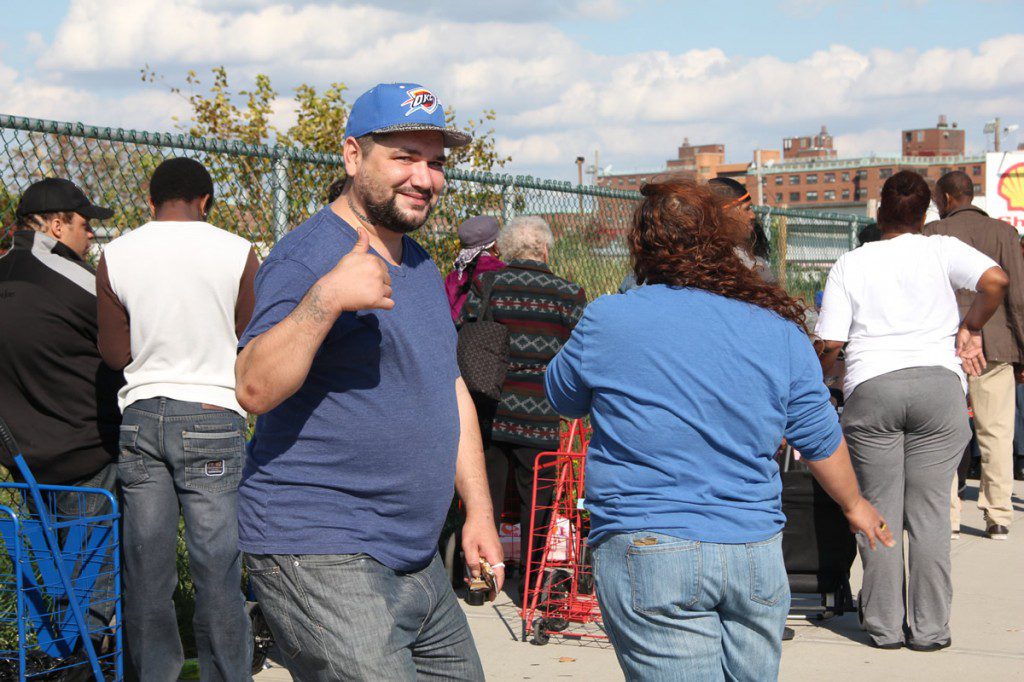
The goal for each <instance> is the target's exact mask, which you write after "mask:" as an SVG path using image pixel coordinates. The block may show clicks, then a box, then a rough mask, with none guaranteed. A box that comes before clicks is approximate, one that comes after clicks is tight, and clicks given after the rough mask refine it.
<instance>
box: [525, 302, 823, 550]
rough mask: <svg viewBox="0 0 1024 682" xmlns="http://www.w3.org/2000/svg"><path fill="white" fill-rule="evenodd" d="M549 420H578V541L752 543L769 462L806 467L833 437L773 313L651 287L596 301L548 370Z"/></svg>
mask: <svg viewBox="0 0 1024 682" xmlns="http://www.w3.org/2000/svg"><path fill="white" fill-rule="evenodd" d="M545 387H546V389H547V396H548V400H550V401H551V404H552V405H554V407H555V409H556V410H558V412H559V413H561V414H563V415H566V416H570V417H579V416H583V415H584V414H586V413H588V412H589V413H590V415H591V420H592V425H593V428H594V433H593V438H592V440H591V441H590V449H589V451H588V454H587V465H586V507H587V509H588V510H589V511H590V518H591V531H590V537H591V541H592V542H595V543H597V542H600V540H601V538H602V537H603V536H605V535H606V534H608V533H628V532H635V531H641V530H647V531H654V532H660V533H665V534H668V535H674V536H677V537H682V538H686V539H689V540H701V541H705V542H720V543H743V542H758V541H761V540H766V539H768V538H770V537H772V536H773V535H774V534H776V533H778V532H779V531H780V530H782V527H783V525H784V524H785V516H784V515H783V514H782V509H781V503H780V495H781V492H782V485H781V482H780V479H779V468H778V466H777V465H776V463H775V462H774V461H773V455H774V454H775V451H776V449H777V448H778V447H779V443H780V442H781V441H782V437H783V436H785V437H786V438H787V439H788V440H789V442H790V443H791V444H792V445H793V447H795V448H796V449H797V450H799V451H800V452H801V454H802V455H803V456H804V457H805V458H807V459H811V460H813V459H821V458H824V457H827V456H829V455H830V454H832V453H833V452H834V451H835V449H836V448H837V447H838V446H839V443H840V440H841V438H842V431H841V430H840V427H839V420H838V418H837V416H836V412H835V410H834V409H833V407H832V405H831V404H830V403H829V394H828V391H827V389H826V388H825V386H824V384H823V383H822V379H821V366H820V364H819V363H818V358H817V355H816V354H815V352H814V348H813V347H812V345H811V342H810V340H809V339H808V338H807V335H806V334H805V333H804V332H803V331H802V330H801V329H800V328H799V327H797V325H795V324H793V323H792V322H788V321H786V320H784V319H783V318H782V317H780V316H778V315H776V314H775V313H773V312H771V311H769V310H765V309H763V308H759V307H757V306H754V305H751V304H749V303H743V302H741V301H737V300H733V299H729V298H725V297H723V296H718V295H715V294H710V293H708V292H706V291H701V290H698V289H679V288H672V287H668V286H666V285H663V284H655V285H649V286H643V287H639V288H636V289H633V290H631V291H629V292H627V293H626V294H624V295H615V296H603V297H601V298H599V299H598V300H596V301H594V302H593V303H592V304H591V305H590V306H589V307H588V308H587V309H586V311H585V312H584V313H583V319H581V320H580V323H579V324H578V325H577V326H576V329H575V331H573V333H572V337H571V338H570V339H569V342H568V343H567V344H566V345H565V346H564V347H563V348H562V351H561V352H560V353H559V354H558V355H557V356H556V357H555V359H554V360H552V361H551V364H549V365H548V370H547V374H546V376H545Z"/></svg>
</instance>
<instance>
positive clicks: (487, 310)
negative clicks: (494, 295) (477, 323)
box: [477, 271, 498, 321]
mask: <svg viewBox="0 0 1024 682" xmlns="http://www.w3.org/2000/svg"><path fill="white" fill-rule="evenodd" d="M497 278H498V273H497V272H496V271H493V272H485V273H484V274H483V275H482V276H481V277H480V281H482V282H483V284H484V288H483V291H481V292H480V315H479V317H477V319H478V320H486V319H487V316H488V315H490V316H491V318H490V319H491V320H492V321H493V320H494V313H493V312H492V311H491V292H492V291H493V290H494V281H495V280H496V279H497Z"/></svg>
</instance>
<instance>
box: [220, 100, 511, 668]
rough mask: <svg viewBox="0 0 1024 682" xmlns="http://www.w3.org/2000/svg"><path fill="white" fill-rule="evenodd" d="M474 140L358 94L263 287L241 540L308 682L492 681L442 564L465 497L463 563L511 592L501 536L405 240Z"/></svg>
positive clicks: (246, 352)
mask: <svg viewBox="0 0 1024 682" xmlns="http://www.w3.org/2000/svg"><path fill="white" fill-rule="evenodd" d="M469 141H470V137H469V136H468V135H465V134H463V133H460V132H458V131H455V130H452V129H450V128H447V127H446V125H445V117H444V109H443V108H442V107H441V104H440V102H438V101H437V98H436V97H435V96H434V95H433V93H431V92H430V91H429V90H427V89H426V88H423V87H422V86H419V85H413V84H388V85H385V84H382V85H377V86H376V87H374V88H372V89H371V90H369V91H368V92H366V93H364V94H363V95H362V96H361V97H360V98H359V99H358V100H356V102H355V104H354V105H353V107H352V111H351V113H350V115H349V119H348V123H347V126H346V130H345V143H344V151H343V154H344V159H345V171H346V174H347V176H348V180H347V182H346V184H345V188H344V190H343V191H342V193H341V195H340V196H339V197H338V198H337V199H336V200H335V201H334V202H333V203H331V204H330V205H328V206H326V207H324V208H323V209H321V210H320V211H319V212H317V213H316V214H315V215H313V216H312V217H311V218H310V219H309V220H307V221H306V222H304V223H303V224H302V225H300V226H299V227H297V228H296V229H295V230H294V231H292V232H291V233H290V234H288V235H287V236H286V237H284V238H283V239H281V241H280V242H278V244H277V245H276V246H275V247H274V250H273V251H272V252H271V254H270V256H269V257H268V258H267V260H266V262H264V263H263V266H262V267H261V268H260V271H259V274H258V275H257V278H256V308H255V311H254V313H253V317H252V322H251V323H250V325H249V328H248V329H247V330H246V331H245V334H243V336H242V338H241V340H240V341H239V350H240V352H239V355H238V362H237V364H236V375H237V379H238V382H237V386H238V387H237V395H238V400H239V402H240V403H241V405H242V406H243V407H245V408H246V409H248V410H249V411H250V412H254V413H256V414H258V415H260V417H259V419H258V420H257V422H256V432H255V435H254V436H253V440H252V443H251V445H250V448H249V456H248V459H247V462H246V466H245V470H244V472H243V478H242V484H241V486H240V488H239V501H238V530H239V543H240V546H241V549H242V550H243V551H244V552H245V563H246V566H247V568H248V569H249V573H250V575H251V576H252V577H253V581H254V583H255V586H256V591H257V594H258V597H259V600H260V603H261V605H262V606H263V610H264V613H265V614H266V617H267V621H268V622H269V624H270V628H271V630H272V631H273V634H274V638H275V640H276V642H277V643H278V646H279V647H280V651H281V652H282V654H283V656H284V662H285V664H286V665H287V667H288V669H289V671H290V672H291V673H292V675H293V676H294V677H295V678H296V679H301V680H338V679H374V680H377V679H380V680H404V679H415V678H417V677H419V676H427V677H435V678H445V679H482V678H483V670H482V668H481V666H480V660H479V657H478V655H477V652H476V648H475V645H474V643H473V637H472V635H471V634H470V632H469V627H468V624H467V622H466V618H465V615H464V614H463V613H462V610H461V609H460V608H459V605H458V602H457V600H456V599H455V595H454V593H453V592H452V590H451V586H450V585H449V584H448V581H447V577H446V574H445V572H444V569H443V567H442V566H441V563H440V560H439V558H438V556H437V540H438V536H439V534H440V531H441V526H442V524H443V522H444V519H445V515H446V513H447V510H448V507H449V503H450V501H451V498H452V494H453V488H454V490H457V491H458V493H459V495H460V497H461V498H462V500H463V503H464V505H465V508H466V523H465V525H464V527H463V531H462V538H463V541H462V548H463V551H464V552H465V555H466V563H467V565H468V566H469V567H470V568H471V569H472V570H473V572H474V573H475V574H477V573H478V572H479V561H480V559H485V560H487V561H488V562H489V563H490V564H491V565H492V566H494V565H497V570H496V571H495V573H496V577H497V580H498V588H499V589H500V583H501V581H502V578H503V571H502V568H501V567H502V554H501V545H500V542H499V541H498V537H497V534H496V532H495V526H494V520H493V514H492V511H491V500H490V495H489V493H488V489H487V477H486V474H485V471H484V460H483V451H482V446H481V442H480V433H479V427H478V425H477V420H476V413H475V411H474V407H473V401H472V399H471V398H470V395H469V392H468V390H467V389H466V386H465V384H464V383H463V381H462V378H461V377H460V376H459V371H458V367H457V364H456V359H455V329H454V327H453V326H452V322H451V314H450V312H449V310H448V302H447V299H446V298H445V293H444V289H443V286H442V280H441V275H440V273H439V272H438V270H437V267H436V266H435V265H434V263H433V262H432V261H431V259H430V257H429V255H428V254H427V253H426V251H424V250H423V248H422V247H420V245H419V244H417V243H416V242H415V241H413V240H412V239H411V238H410V237H409V236H407V234H406V233H408V232H412V231H413V230H415V229H417V228H418V227H420V226H421V225H422V224H423V223H424V222H425V221H426V220H427V217H428V216H429V215H430V211H431V209H432V208H433V207H434V205H435V204H436V203H437V200H438V197H439V196H440V193H441V190H442V188H443V187H444V173H443V165H444V160H445V155H444V149H445V147H459V146H462V145H465V144H468V143H469Z"/></svg>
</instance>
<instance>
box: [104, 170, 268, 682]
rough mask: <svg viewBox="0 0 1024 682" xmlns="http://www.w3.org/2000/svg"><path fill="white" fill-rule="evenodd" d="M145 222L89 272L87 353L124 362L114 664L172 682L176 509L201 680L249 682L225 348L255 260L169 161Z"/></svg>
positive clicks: (247, 299)
mask: <svg viewBox="0 0 1024 682" xmlns="http://www.w3.org/2000/svg"><path fill="white" fill-rule="evenodd" d="M149 191H150V199H149V203H150V207H151V209H152V212H153V217H154V219H153V221H151V222H149V223H146V224H145V225H143V226H141V227H139V228H136V229H135V230H132V231H131V232H129V233H128V234H126V235H124V236H122V237H119V238H118V239H115V240H114V241H113V242H111V243H110V244H109V245H108V246H107V247H106V249H105V250H104V253H103V258H102V259H101V260H100V264H99V268H98V270H97V275H96V289H97V306H98V311H97V313H98V318H99V348H100V353H101V354H102V355H103V359H104V361H105V362H106V363H107V364H108V365H110V366H111V367H112V368H114V369H123V370H124V374H125V379H126V384H125V386H124V387H123V388H122V389H121V391H120V393H119V394H118V402H119V406H120V408H121V411H122V413H123V415H124V418H123V421H122V426H121V434H120V454H119V456H118V477H119V478H120V481H121V486H122V489H123V495H124V502H123V516H124V535H123V539H124V559H123V567H124V585H125V609H124V621H125V632H126V636H127V647H126V649H127V651H128V660H127V664H128V667H129V669H130V670H131V671H132V672H133V673H134V676H135V677H136V678H137V679H140V680H154V681H158V682H163V681H167V682H171V681H173V680H176V679H177V678H178V673H179V672H180V670H181V664H182V659H183V654H182V647H181V641H180V639H179V637H178V635H177V632H178V625H177V617H176V614H175V611H174V604H173V602H172V599H171V598H172V595H173V594H174V589H175V586H176V585H177V582H178V576H177V564H176V549H177V535H178V509H179V505H180V508H181V512H182V514H184V517H185V541H186V543H187V545H188V549H189V555H190V568H191V573H192V580H193V584H194V585H195V590H196V613H195V618H194V620H193V622H194V625H195V635H196V646H197V648H198V649H199V667H200V674H201V677H202V679H203V680H249V679H250V677H249V662H250V656H251V652H250V647H251V637H250V633H249V619H248V617H247V616H246V615H245V612H244V601H243V597H242V593H241V579H242V569H241V560H240V556H239V551H238V525H237V519H236V511H235V506H236V495H237V488H238V482H239V479H240V478H241V475H242V464H243V462H244V458H245V434H246V421H245V420H246V413H245V410H243V409H242V408H241V406H239V404H238V401H237V400H236V399H235V374H234V365H235V347H236V345H237V343H238V336H239V334H241V332H242V330H244V329H245V326H246V325H247V324H248V322H249V318H250V317H251V316H252V308H253V279H254V278H255V275H256V270H257V268H258V265H259V263H258V261H257V259H256V254H255V253H254V252H253V249H252V246H251V245H250V244H249V242H248V241H246V240H245V239H243V238H241V237H239V236H237V235H234V234H231V233H229V232H226V231H225V230H221V229H219V228H217V227H214V226H213V225H210V224H209V223H207V222H205V219H206V215H207V213H208V212H209V210H210V208H211V206H212V205H213V181H212V179H211V178H210V174H209V173H208V172H207V170H206V169H205V168H204V167H203V166H202V164H200V163H199V162H198V161H195V160H193V159H187V158H176V159H169V160H167V161H165V162H163V163H162V164H160V166H158V167H157V169H156V170H155V171H154V173H153V177H152V178H151V180H150V186H149Z"/></svg>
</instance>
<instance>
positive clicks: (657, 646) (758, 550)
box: [594, 531, 789, 682]
mask: <svg viewBox="0 0 1024 682" xmlns="http://www.w3.org/2000/svg"><path fill="white" fill-rule="evenodd" d="M594 575H595V579H596V581H597V596H598V601H599V602H600V604H601V613H602V615H603V619H604V627H605V629H606V630H607V632H608V637H609V639H611V642H612V646H614V647H615V655H616V656H617V657H618V659H619V665H620V666H622V670H623V672H624V673H625V675H626V679H628V680H644V681H645V682H648V681H652V680H655V681H657V680H675V681H686V680H693V681H694V682H706V681H707V680H757V681H758V682H760V681H762V680H773V679H775V678H776V677H777V676H778V671H779V658H780V657H781V655H782V630H783V628H784V627H785V624H786V615H787V614H788V613H789V580H788V579H787V577H786V569H785V566H784V565H783V563H782V535H781V534H779V535H776V536H774V537H772V538H770V539H768V540H765V541H763V542H751V543H747V544H739V545H724V544H715V543H711V542H697V541H694V540H683V539H680V538H677V537H673V536H671V535H663V534H661V533H653V532H649V531H640V532H636V533H621V534H616V535H612V536H609V537H607V538H606V539H604V540H602V541H601V542H600V543H599V544H598V545H597V546H596V547H595V549H594Z"/></svg>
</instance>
